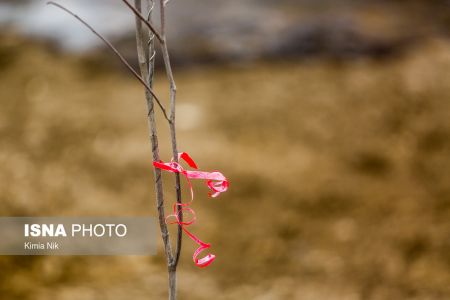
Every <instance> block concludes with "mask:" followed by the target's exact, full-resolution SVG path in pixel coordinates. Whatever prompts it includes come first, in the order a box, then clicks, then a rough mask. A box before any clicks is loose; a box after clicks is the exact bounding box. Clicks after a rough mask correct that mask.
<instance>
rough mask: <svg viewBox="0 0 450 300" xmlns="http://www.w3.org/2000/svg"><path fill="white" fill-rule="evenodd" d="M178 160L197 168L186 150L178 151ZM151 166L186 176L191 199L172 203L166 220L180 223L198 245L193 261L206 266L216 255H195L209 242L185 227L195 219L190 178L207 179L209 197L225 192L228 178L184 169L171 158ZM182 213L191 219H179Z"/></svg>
mask: <svg viewBox="0 0 450 300" xmlns="http://www.w3.org/2000/svg"><path fill="white" fill-rule="evenodd" d="M178 160H184V161H185V162H186V163H187V164H188V165H189V166H190V167H191V168H194V169H198V167H197V165H196V164H195V162H194V160H193V159H192V158H191V157H190V156H189V154H187V153H186V152H182V153H178ZM153 166H154V167H155V168H159V169H161V170H164V171H168V172H173V173H181V174H183V175H184V177H185V178H186V181H187V182H188V185H189V189H190V190H191V201H189V202H187V203H175V204H174V205H173V213H172V214H171V215H168V216H167V217H166V222H167V219H169V218H171V217H174V218H175V221H171V222H167V223H168V224H178V225H180V226H181V228H182V229H183V231H184V232H185V233H186V234H187V235H188V236H189V237H190V238H191V239H192V240H193V241H194V242H196V243H197V244H198V245H199V246H200V247H198V248H197V250H195V252H194V255H193V256H192V259H193V260H194V263H195V264H196V265H197V266H198V267H200V268H204V267H206V266H208V265H209V264H211V263H212V262H213V261H214V259H215V258H216V256H215V255H214V254H211V253H209V254H207V255H206V256H204V257H203V258H197V257H198V256H199V255H200V253H201V252H202V251H203V250H205V249H208V248H210V247H211V244H208V243H205V242H203V241H201V240H200V239H199V238H197V237H196V236H195V235H194V234H192V233H191V232H189V231H188V230H187V229H186V227H187V226H189V225H192V224H193V223H194V222H195V220H196V217H195V212H194V210H193V209H192V208H190V205H191V203H192V201H194V190H193V188H192V184H191V181H190V179H205V180H207V181H206V185H207V186H208V187H209V189H210V190H211V191H210V192H209V193H208V195H209V196H211V197H217V196H219V195H220V193H223V192H225V191H226V190H227V189H228V186H229V183H228V180H227V179H226V178H225V176H223V175H222V173H220V172H217V171H213V172H203V171H190V170H185V169H183V167H182V166H181V165H180V164H179V163H177V162H175V161H173V159H172V161H171V162H168V163H165V162H162V161H159V162H156V161H154V162H153ZM178 207H180V210H179V211H177V208H178ZM183 213H189V214H191V215H192V217H191V219H190V220H188V221H184V220H183V221H181V220H180V214H183Z"/></svg>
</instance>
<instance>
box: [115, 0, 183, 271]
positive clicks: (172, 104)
mask: <svg viewBox="0 0 450 300" xmlns="http://www.w3.org/2000/svg"><path fill="white" fill-rule="evenodd" d="M122 1H124V2H126V0H122ZM164 5H165V4H164V3H163V0H161V2H160V9H161V36H160V37H159V39H160V45H161V51H162V55H163V59H164V65H165V69H166V73H167V78H168V80H169V84H170V122H169V128H170V136H171V144H172V157H173V160H174V161H175V162H178V149H177V138H176V128H175V105H176V90H177V87H176V85H175V80H174V77H173V72H172V67H171V64H170V57H169V51H168V48H167V41H166V36H165V6H164ZM130 8H131V7H130ZM131 10H132V11H133V13H134V14H135V15H136V18H139V19H140V20H143V19H144V17H143V16H142V14H141V13H140V12H139V11H138V10H137V9H134V7H133V8H132V9H131ZM144 24H146V25H147V27H148V29H149V30H150V31H151V32H153V29H152V27H151V25H150V23H149V22H144ZM175 190H176V201H177V203H179V204H181V203H182V199H181V182H180V174H179V173H175ZM181 208H182V206H181V205H177V213H178V216H179V219H180V221H181V222H182V221H183V214H182V213H181ZM182 238H183V228H182V227H181V225H180V224H178V231H177V244H176V250H175V260H174V261H173V262H172V264H171V266H170V267H171V268H173V269H174V271H176V268H177V265H178V261H179V260H180V254H181V246H182Z"/></svg>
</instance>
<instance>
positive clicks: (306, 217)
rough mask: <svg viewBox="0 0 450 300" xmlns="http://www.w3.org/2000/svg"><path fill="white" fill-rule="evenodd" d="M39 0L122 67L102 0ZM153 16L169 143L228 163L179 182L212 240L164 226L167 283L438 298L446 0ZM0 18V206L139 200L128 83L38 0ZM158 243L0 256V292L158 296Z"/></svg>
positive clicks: (53, 210)
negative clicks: (102, 251)
mask: <svg viewBox="0 0 450 300" xmlns="http://www.w3.org/2000/svg"><path fill="white" fill-rule="evenodd" d="M59 3H62V4H65V5H67V6H68V7H69V8H71V9H73V10H74V11H75V12H76V13H78V14H79V15H80V16H82V17H84V18H85V19H86V20H87V21H88V22H89V23H90V24H92V25H93V26H94V27H96V28H97V29H98V31H100V32H101V33H103V34H105V35H106V36H107V37H108V38H109V39H111V40H112V41H114V44H115V45H117V47H118V48H119V49H120V51H121V52H122V53H123V54H124V55H125V56H126V57H127V58H128V59H129V60H130V61H131V62H132V63H133V65H135V66H136V50H135V41H134V33H133V29H134V18H133V16H132V14H131V13H130V12H129V11H128V10H127V9H126V7H125V6H124V5H123V3H122V2H121V1H119V0H118V1H111V0H108V1H107V0H102V1H100V0H95V1H94V0H78V1H68V0H66V1H62V0H61V1H59ZM168 23H169V24H168V30H169V32H168V34H169V42H170V44H169V48H170V52H171V54H172V57H173V61H174V63H173V68H174V70H175V79H176V81H177V86H178V97H179V98H178V107H177V111H178V113H177V118H178V119H177V122H178V125H177V126H178V137H179V149H180V150H182V151H187V152H189V153H190V154H191V156H192V157H193V158H194V160H196V162H197V163H198V165H199V166H200V168H201V169H203V170H220V171H221V172H223V173H224V174H225V175H226V176H227V177H228V178H229V180H230V182H231V186H230V189H229V191H228V192H227V193H225V194H223V195H221V196H220V197H219V198H215V199H209V198H208V197H207V188H206V187H205V186H204V184H203V183H201V182H195V184H194V185H195V186H194V188H195V191H196V199H195V202H194V204H193V208H194V209H195V211H196V212H197V217H198V222H197V223H196V224H195V225H193V226H192V227H191V228H192V231H193V232H194V233H196V234H197V235H198V236H199V237H200V238H201V239H202V240H204V241H207V242H211V243H212V249H211V250H212V252H213V253H215V254H216V255H217V259H216V261H215V262H214V263H213V264H212V265H211V266H210V267H208V268H206V269H198V268H196V267H195V265H194V264H193V263H192V260H191V259H192V258H191V256H192V253H193V251H194V250H195V249H196V247H195V244H193V243H192V241H191V240H189V239H187V238H186V237H185V238H184V244H183V251H182V259H181V264H180V266H179V271H178V273H179V275H178V278H179V295H180V299H219V300H225V299H259V300H270V299H302V300H303V299H305V300H310V299H311V300H324V299H327V300H328V299H338V300H340V299H348V300H358V299H364V300H365V299H433V300H434V299H450V172H449V169H450V155H449V154H450V122H449V120H450V40H449V33H450V1H448V0H428V1H419V0H417V1H407V0H397V1H370V0H366V1H363V0H353V1H352V0H347V1H327V0H315V1H312V0H258V1H257V0H247V1H237V0H228V1H219V0H208V1H199V0H183V1H180V0H172V1H171V2H170V4H169V16H168ZM0 29H1V33H0V165H1V167H0V203H1V204H0V213H1V215H2V216H137V215H139V216H145V215H153V216H156V208H155V200H154V190H153V174H152V168H151V152H150V146H149V139H148V130H147V120H146V105H145V101H144V97H143V94H144V93H143V88H142V87H141V86H140V85H139V83H137V82H136V81H135V80H134V79H133V78H132V76H131V75H130V74H129V73H128V71H127V70H126V69H124V68H123V67H122V66H121V65H120V63H119V62H118V61H117V60H116V58H115V57H114V56H113V55H112V54H111V52H110V51H109V50H107V49H105V48H104V47H102V45H101V44H100V43H99V41H98V40H97V39H96V38H95V36H93V35H92V34H91V33H90V32H89V31H88V30H86V29H85V28H83V27H82V26H81V25H80V24H79V23H77V22H76V21H75V20H74V19H72V18H71V17H69V16H68V15H66V14H64V13H63V12H61V11H59V10H57V9H55V8H54V7H49V6H46V5H45V1H36V0H35V1H12V0H11V1H5V0H2V1H0ZM158 64H159V65H160V62H159V63H158ZM155 89H156V91H157V93H158V95H160V98H162V99H164V101H167V95H168V87H167V81H166V79H165V74H164V70H163V69H162V68H158V69H157V79H156V83H155ZM157 117H158V118H159V119H160V120H161V119H162V115H161V114H160V113H157ZM159 130H160V144H161V155H162V158H163V159H164V160H169V159H170V153H171V151H170V150H169V149H170V148H169V147H170V145H169V139H168V130H167V126H166V125H165V124H164V123H163V122H161V123H160V124H159ZM164 176H165V177H164V179H165V189H166V193H167V196H166V204H167V209H170V203H172V201H173V200H172V199H174V193H173V176H170V174H164ZM186 196H187V194H186ZM172 229H173V228H172ZM158 243H159V247H160V248H159V252H158V255H157V256H154V257H133V256H123V257H82V256H69V257H51V256H49V257H43V256H42V257H41V256H40V257H19V256H17V257H13V256H10V257H7V256H4V257H0V269H1V272H0V299H2V300H3V299H5V300H9V299H24V300H28V299H30V300H31V299H33V300H41V299H45V300H51V299H58V300H72V299H83V300H91V299H92V300H94V299H95V300H98V299H111V300H116V299H117V300H121V299H165V298H166V293H167V292H166V286H167V275H166V274H167V272H166V267H165V260H164V257H163V252H162V250H161V249H162V243H161V242H160V238H159V237H158Z"/></svg>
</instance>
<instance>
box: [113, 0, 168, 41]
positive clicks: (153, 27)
mask: <svg viewBox="0 0 450 300" xmlns="http://www.w3.org/2000/svg"><path fill="white" fill-rule="evenodd" d="M122 2H123V3H125V4H126V6H128V7H129V8H130V9H131V10H132V11H133V13H134V14H135V15H136V16H137V17H138V18H139V19H141V21H142V22H144V23H145V25H147V27H148V28H149V29H150V31H151V32H153V34H154V35H155V36H156V38H157V39H158V40H159V41H162V37H161V34H160V33H159V32H158V30H156V29H155V26H153V25H152V23H151V22H149V21H148V20H147V19H146V18H145V17H144V16H143V15H142V14H141V13H140V12H139V11H138V10H137V9H136V8H135V7H134V6H133V5H131V4H130V2H128V1H127V0H122Z"/></svg>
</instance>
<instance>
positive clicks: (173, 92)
mask: <svg viewBox="0 0 450 300" xmlns="http://www.w3.org/2000/svg"><path fill="white" fill-rule="evenodd" d="M165 4H166V3H165V0H160V3H159V5H160V18H161V37H162V42H161V52H162V56H163V60H164V65H165V68H166V74H167V78H168V80H169V84H170V121H171V122H170V124H169V128H170V138H171V144H172V157H173V160H174V161H175V162H178V148H177V135H176V128H175V108H176V95H177V86H176V84H175V79H174V77H173V72H172V66H171V64H170V56H169V50H168V48H167V40H166V22H165V18H166V9H165ZM175 190H176V195H177V203H178V204H179V205H177V214H178V216H179V218H180V221H181V222H182V220H183V214H182V211H181V208H182V205H181V204H182V201H181V200H182V199H181V183H180V174H179V173H175ZM182 235H183V228H182V226H181V225H180V224H178V232H177V245H176V250H175V261H174V262H173V269H174V270H175V271H176V268H177V265H178V261H179V260H180V253H181V244H182Z"/></svg>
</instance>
